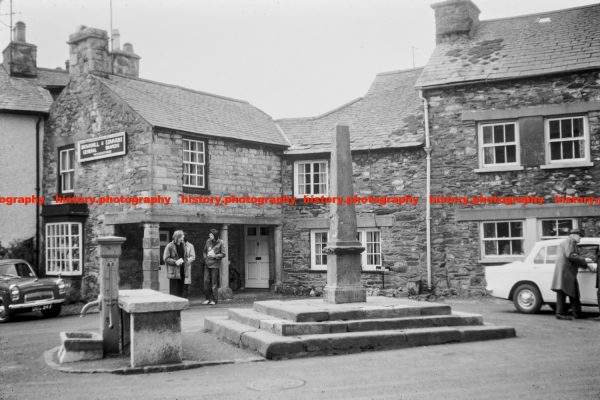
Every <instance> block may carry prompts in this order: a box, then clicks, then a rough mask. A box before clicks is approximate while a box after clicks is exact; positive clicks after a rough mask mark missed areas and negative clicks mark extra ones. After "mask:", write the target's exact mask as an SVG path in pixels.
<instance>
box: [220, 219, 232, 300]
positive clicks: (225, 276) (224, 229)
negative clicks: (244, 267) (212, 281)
mask: <svg viewBox="0 0 600 400" xmlns="http://www.w3.org/2000/svg"><path fill="white" fill-rule="evenodd" d="M219 236H220V237H221V240H222V241H223V251H224V252H225V257H223V258H222V259H221V270H220V271H219V283H220V285H219V300H228V299H232V298H233V292H232V291H231V289H230V288H229V224H223V225H222V226H221V233H220V234H219Z"/></svg>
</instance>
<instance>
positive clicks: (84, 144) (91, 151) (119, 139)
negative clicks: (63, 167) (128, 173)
mask: <svg viewBox="0 0 600 400" xmlns="http://www.w3.org/2000/svg"><path fill="white" fill-rule="evenodd" d="M126 153H127V136H126V134H125V132H118V133H113V134H111V135H106V136H100V137H97V138H93V139H86V140H80V141H79V142H77V159H78V160H79V162H80V163H83V162H88V161H94V160H100V159H102V158H109V157H117V156H122V155H125V154H126Z"/></svg>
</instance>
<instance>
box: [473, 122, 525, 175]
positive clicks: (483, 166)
mask: <svg viewBox="0 0 600 400" xmlns="http://www.w3.org/2000/svg"><path fill="white" fill-rule="evenodd" d="M498 125H502V126H506V125H512V126H513V127H514V131H515V140H514V141H511V142H503V143H488V144H485V143H484V141H483V130H484V128H485V127H488V126H490V127H492V141H493V135H494V127H495V126H498ZM504 129H506V128H504ZM478 139H479V141H478V143H479V167H480V168H481V169H502V168H511V169H514V168H515V167H519V166H521V142H520V137H519V124H518V123H517V121H501V122H486V123H480V124H479V125H478ZM512 145H514V146H515V161H514V162H505V163H490V164H486V163H485V149H486V148H490V147H491V148H495V147H498V146H504V147H505V148H506V146H512ZM505 151H506V150H505Z"/></svg>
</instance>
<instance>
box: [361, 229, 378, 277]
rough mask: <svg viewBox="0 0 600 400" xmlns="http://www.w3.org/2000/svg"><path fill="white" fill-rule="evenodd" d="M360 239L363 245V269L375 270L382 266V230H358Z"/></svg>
mask: <svg viewBox="0 0 600 400" xmlns="http://www.w3.org/2000/svg"><path fill="white" fill-rule="evenodd" d="M358 241H359V242H360V243H361V244H362V245H363V247H364V248H365V251H363V252H362V269H364V270H374V269H377V267H380V266H381V232H380V231H378V230H360V231H358Z"/></svg>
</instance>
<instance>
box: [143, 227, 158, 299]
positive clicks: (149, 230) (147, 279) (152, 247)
mask: <svg viewBox="0 0 600 400" xmlns="http://www.w3.org/2000/svg"><path fill="white" fill-rule="evenodd" d="M159 228H160V224H148V223H146V224H144V238H143V240H142V249H143V251H144V254H143V257H144V258H143V260H142V273H143V277H144V278H143V279H144V280H143V282H142V288H144V289H152V290H159V284H158V270H159V268H160V257H161V256H162V255H161V254H160V240H159V235H158V230H159Z"/></svg>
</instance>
